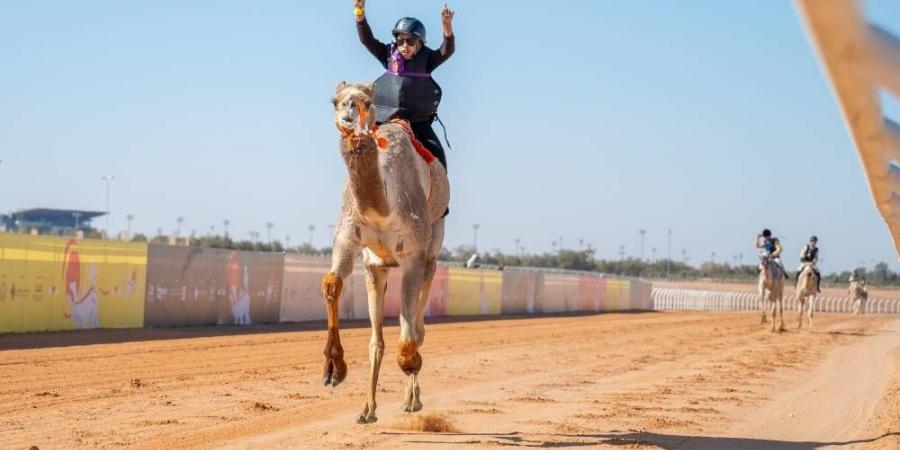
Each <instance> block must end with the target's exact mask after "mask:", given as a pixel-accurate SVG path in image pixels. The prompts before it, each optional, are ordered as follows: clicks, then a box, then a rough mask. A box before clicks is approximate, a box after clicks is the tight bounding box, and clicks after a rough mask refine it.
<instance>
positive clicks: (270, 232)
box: [266, 222, 275, 245]
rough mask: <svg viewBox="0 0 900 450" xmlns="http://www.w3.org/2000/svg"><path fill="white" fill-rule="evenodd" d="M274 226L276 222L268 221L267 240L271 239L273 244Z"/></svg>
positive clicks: (270, 243)
mask: <svg viewBox="0 0 900 450" xmlns="http://www.w3.org/2000/svg"><path fill="white" fill-rule="evenodd" d="M274 226H275V224H274V223H272V222H266V240H267V241H269V245H272V227H274Z"/></svg>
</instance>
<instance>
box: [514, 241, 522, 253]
mask: <svg viewBox="0 0 900 450" xmlns="http://www.w3.org/2000/svg"><path fill="white" fill-rule="evenodd" d="M513 242H515V244H516V247H515V250H514V251H515V252H518V251H519V242H522V240H521V239H519V238H515V239H513Z"/></svg>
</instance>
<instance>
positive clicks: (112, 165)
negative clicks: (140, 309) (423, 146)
mask: <svg viewBox="0 0 900 450" xmlns="http://www.w3.org/2000/svg"><path fill="white" fill-rule="evenodd" d="M368 3H369V4H368V16H369V21H370V22H371V24H372V26H373V28H374V30H375V34H376V36H377V37H379V38H380V39H382V40H388V39H389V37H390V28H391V26H392V25H393V23H394V21H395V20H396V19H397V18H398V17H400V16H403V15H411V16H416V17H419V18H420V19H422V20H423V21H424V22H425V25H426V27H427V28H428V31H429V36H430V39H429V43H430V44H432V45H433V46H437V45H439V41H440V25H439V11H440V8H441V6H442V4H443V2H442V1H437V0H417V1H409V0H408V1H405V2H401V1H388V0H384V1H380V0H369V2H368ZM450 6H451V8H453V9H455V10H456V11H457V15H456V20H455V22H454V28H455V31H456V35H457V53H456V54H455V55H454V56H453V58H451V59H450V60H449V61H448V62H447V63H446V64H445V65H444V66H442V67H440V68H439V69H438V70H437V71H436V72H435V78H436V79H437V81H438V82H439V83H440V84H441V85H442V87H443V88H444V93H445V97H444V102H443V104H442V105H441V110H440V112H441V117H442V118H443V120H444V123H445V124H446V125H447V128H448V133H449V137H450V143H451V144H452V146H453V148H452V150H448V151H447V153H448V159H449V166H450V176H451V182H452V189H453V193H452V196H453V199H452V203H451V211H452V213H451V215H450V216H449V218H448V223H447V226H448V230H447V239H446V242H445V246H447V247H450V248H453V247H455V246H457V245H459V244H471V243H472V239H473V232H472V224H473V223H479V224H481V229H480V231H479V234H478V244H479V247H480V248H482V249H488V250H491V249H502V250H505V251H512V250H513V247H514V244H513V242H514V239H516V238H519V239H521V242H522V245H524V246H525V247H526V248H527V250H529V251H548V250H551V242H552V241H554V240H557V239H560V238H562V241H563V245H564V246H565V247H567V248H577V247H578V245H579V240H583V242H584V243H590V244H591V245H593V246H594V247H595V248H597V249H598V254H599V256H600V257H603V258H617V257H618V251H619V247H620V245H624V246H625V251H626V253H627V254H628V255H632V256H636V255H637V254H638V253H639V251H640V239H639V235H638V229H641V228H643V229H646V230H647V234H646V245H645V257H648V258H649V257H651V255H652V250H651V249H652V248H653V247H656V248H658V250H657V256H658V257H661V256H664V255H665V248H666V230H667V228H669V227H671V229H672V257H673V258H674V259H680V258H681V250H682V249H685V250H686V253H687V255H688V257H689V258H690V259H689V261H690V263H692V264H696V263H699V262H702V261H706V260H709V258H710V257H711V253H712V252H716V259H717V260H718V261H723V260H727V261H732V259H731V258H732V256H733V255H737V254H743V255H744V262H750V261H751V258H752V256H751V255H752V254H753V253H754V249H753V247H752V243H753V238H754V236H756V233H758V232H759V230H760V229H761V228H762V227H764V226H765V227H769V228H772V229H773V230H774V231H775V233H776V235H778V236H780V237H781V238H782V241H783V242H784V244H785V247H786V256H787V257H786V262H787V263H788V264H790V265H795V264H796V263H797V259H798V253H799V251H800V248H801V245H802V244H803V242H805V240H806V238H807V237H808V236H809V235H810V234H812V233H816V234H818V235H819V238H820V244H821V247H822V256H823V263H822V266H823V269H824V270H825V271H826V272H830V271H834V270H841V269H845V268H850V267H851V266H855V265H858V264H860V263H865V264H866V265H870V264H871V263H872V262H875V261H887V262H889V263H890V264H891V266H892V267H893V268H895V269H897V268H898V267H900V266H898V264H897V259H896V256H895V252H894V250H893V247H892V244H891V241H890V237H889V235H888V231H887V227H886V225H885V224H884V222H883V221H882V219H881V218H880V216H878V214H877V211H876V209H875V206H874V204H873V202H872V199H871V196H870V194H869V190H868V187H867V185H866V182H865V178H864V175H863V172H862V169H861V166H860V163H859V159H858V157H857V155H856V153H855V151H854V150H853V148H852V145H851V142H850V138H849V136H848V134H847V131H846V130H845V127H844V125H843V121H842V119H841V116H840V113H839V110H838V107H837V104H836V102H835V100H834V99H833V97H832V95H831V92H830V90H829V87H828V84H827V82H826V79H825V76H824V74H823V72H822V70H821V68H820V67H819V64H818V62H817V61H816V59H815V57H814V54H813V51H812V49H811V47H810V44H809V42H808V39H807V36H806V34H805V31H804V30H803V27H802V26H801V23H800V20H799V18H798V17H797V14H796V11H795V10H794V6H793V3H791V2H789V1H776V0H765V1H752V2H748V1H714V2H713V1H679V2H673V1H665V0H659V1H595V0H572V1H558V2H549V1H522V0H518V1H513V0H507V1H485V0H479V1H475V0H458V1H453V2H450ZM866 7H867V14H868V15H869V16H870V17H871V18H872V20H873V21H875V22H877V23H880V24H881V25H883V26H885V27H886V28H888V29H889V30H892V31H893V32H894V33H895V34H896V33H900V2H897V1H894V0H878V1H874V0H873V1H869V2H867V3H866ZM381 70H382V69H381V66H380V65H379V64H378V62H377V61H375V59H374V58H372V57H371V56H370V55H369V54H368V53H367V52H366V50H365V49H364V48H363V47H362V45H361V44H360V43H359V41H358V39H357V37H356V29H355V26H354V19H353V16H352V1H351V0H346V1H334V0H331V1H318V2H307V1H295V0H292V1H266V2H247V1H221V0H216V1H211V0H210V1H191V2H184V1H152V2H150V1H144V2H121V1H106V0H94V1H89V2H85V1H75V0H72V1H62V0H60V1H28V2H25V1H4V2H0V159H2V163H0V211H9V210H13V209H17V208H26V207H57V208H84V209H95V210H103V209H104V183H103V181H101V179H100V177H101V176H103V175H106V174H112V175H114V176H115V177H116V179H115V180H114V181H113V183H112V195H111V198H112V200H111V203H112V206H111V211H112V213H113V217H112V229H113V232H116V231H119V230H122V229H124V228H125V226H126V223H125V215H126V214H128V213H132V214H134V215H135V220H134V230H135V231H138V232H145V233H151V234H155V233H156V230H157V229H158V228H162V229H163V230H164V231H166V232H171V231H172V230H174V228H175V226H176V217H178V216H183V217H184V218H185V225H184V227H183V230H185V232H189V231H190V230H196V231H197V232H198V233H207V232H209V231H210V227H211V226H214V227H215V231H216V232H221V229H222V221H223V220H224V219H229V220H230V221H231V223H232V225H231V228H230V231H231V232H232V233H233V234H235V235H237V236H238V237H241V238H247V237H248V236H249V235H248V233H249V232H250V231H259V232H261V233H262V235H263V237H265V225H264V224H265V223H266V222H270V221H271V222H274V223H275V228H274V230H273V234H274V236H275V237H278V238H280V239H282V240H283V239H284V236H285V235H291V236H292V242H293V243H297V242H301V241H306V240H308V238H309V233H308V231H307V227H308V225H309V224H314V225H316V231H315V232H314V236H313V240H314V242H313V244H314V245H316V246H324V245H327V243H328V239H329V236H326V235H327V234H328V233H327V225H328V224H330V223H333V220H334V218H335V217H336V215H337V212H338V208H339V192H340V187H341V184H342V181H343V178H344V175H345V169H344V166H343V164H342V162H341V160H340V158H339V156H338V150H337V141H338V135H337V132H336V130H335V128H334V125H333V124H332V117H331V115H332V110H331V104H330V102H329V101H330V96H331V94H332V92H333V89H334V86H335V85H336V84H337V82H338V81H340V80H349V81H366V80H372V79H374V78H375V77H377V76H378V75H379V74H380V72H381ZM885 109H886V111H887V113H888V115H890V116H892V117H894V118H895V120H897V119H900V105H898V102H897V101H896V100H895V99H892V98H889V97H885ZM437 130H438V132H439V134H440V127H439V126H438V128H437ZM103 224H104V222H103V221H102V220H101V221H98V222H97V223H96V225H99V226H102V225H103Z"/></svg>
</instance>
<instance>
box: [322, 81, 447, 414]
mask: <svg viewBox="0 0 900 450" xmlns="http://www.w3.org/2000/svg"><path fill="white" fill-rule="evenodd" d="M333 103H334V108H335V116H334V121H335V125H337V128H338V131H339V132H340V134H341V139H340V154H341V157H342V158H343V160H344V164H345V165H346V166H347V175H348V176H347V181H346V183H345V185H344V190H343V198H342V203H341V213H340V217H339V218H338V220H337V223H336V226H335V234H334V247H333V248H334V249H333V253H332V259H331V271H330V272H329V273H328V274H327V275H325V278H324V279H323V280H322V291H323V294H324V296H325V306H326V309H327V312H328V341H327V343H326V344H325V371H324V374H323V381H324V383H325V385H329V384H330V385H331V386H337V385H338V384H339V383H340V382H341V381H343V380H344V378H345V377H346V376H347V364H346V363H345V362H344V351H343V348H342V347H341V341H340V333H339V330H340V319H339V317H338V311H339V308H338V303H339V301H340V297H341V287H342V286H343V282H344V280H346V279H347V277H348V276H350V274H351V273H352V271H353V262H354V260H355V259H356V258H357V256H358V255H359V254H360V253H362V256H363V264H364V265H365V276H366V292H367V295H368V300H369V319H370V321H371V325H372V337H371V340H370V341H369V362H370V363H371V371H370V373H369V386H368V394H367V396H366V403H365V406H364V407H363V410H362V413H361V414H360V415H359V418H358V419H357V423H361V424H362V423H372V422H375V421H376V420H378V418H377V417H376V416H375V408H376V406H377V405H376V402H375V392H376V388H377V386H378V372H379V369H380V367H381V360H382V357H383V356H384V337H383V335H382V320H383V316H384V295H385V290H386V289H387V278H388V270H389V268H390V267H398V268H399V270H400V271H401V272H402V274H403V281H402V285H401V289H400V290H401V304H400V341H399V345H398V354H397V364H398V365H399V366H400V369H401V370H402V371H403V373H404V374H406V376H407V377H408V380H407V383H406V389H405V393H404V401H403V406H402V409H403V411H405V412H415V411H419V410H420V409H422V402H421V399H420V392H419V382H418V379H417V376H418V374H419V371H420V370H421V368H422V356H421V354H420V353H419V350H420V348H421V347H422V344H423V342H424V339H425V318H424V309H425V304H426V302H427V301H428V294H429V291H430V290H431V282H432V279H433V278H434V273H435V269H436V265H437V257H438V253H439V252H440V249H441V245H442V244H443V240H444V219H443V214H444V211H445V210H446V209H447V206H448V204H449V201H450V185H449V182H448V180H447V173H446V171H445V170H444V167H443V166H442V165H441V164H440V162H438V161H436V160H435V158H434V157H433V156H432V155H431V154H430V153H429V152H428V151H427V150H425V149H424V147H422V146H421V144H419V143H418V142H416V141H415V139H414V138H413V136H412V131H411V129H410V128H409V125H408V124H407V123H406V122H401V121H397V122H390V123H386V124H381V125H376V123H375V106H374V105H373V104H372V85H371V84H347V83H344V82H341V83H340V84H339V85H338V86H337V92H336V94H335V96H334V98H333Z"/></svg>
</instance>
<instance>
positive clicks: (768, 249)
mask: <svg viewBox="0 0 900 450" xmlns="http://www.w3.org/2000/svg"><path fill="white" fill-rule="evenodd" d="M756 248H759V249H762V250H761V251H760V252H759V253H760V256H764V257H768V258H771V259H772V261H775V264H778V267H780V268H781V272H782V273H783V274H784V277H785V278H787V271H786V270H784V264H783V263H782V262H781V250H782V249H781V242H780V241H779V240H778V238H776V237H773V236H772V231H770V230H769V229H768V228H765V229H763V230H762V233H761V234H758V235H756ZM759 270H762V265H760V267H759Z"/></svg>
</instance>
